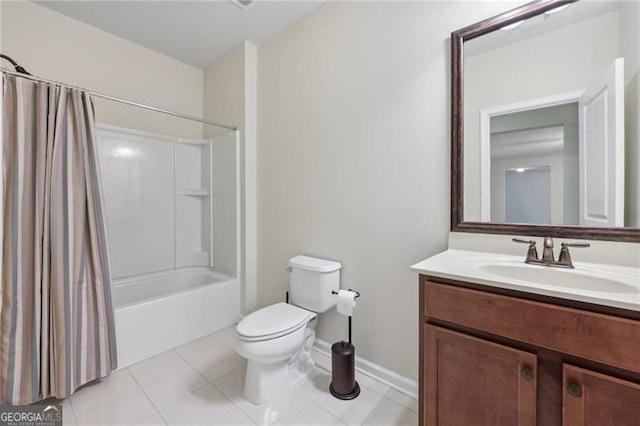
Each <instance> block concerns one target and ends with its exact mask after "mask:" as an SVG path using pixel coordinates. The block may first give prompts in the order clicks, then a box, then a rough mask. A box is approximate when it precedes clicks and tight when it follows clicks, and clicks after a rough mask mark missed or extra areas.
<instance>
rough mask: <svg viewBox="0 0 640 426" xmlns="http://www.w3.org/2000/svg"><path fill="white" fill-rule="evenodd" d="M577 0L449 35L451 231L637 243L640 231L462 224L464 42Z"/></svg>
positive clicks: (557, 0)
mask: <svg viewBox="0 0 640 426" xmlns="http://www.w3.org/2000/svg"><path fill="white" fill-rule="evenodd" d="M576 1H578V0H537V1H533V2H531V3H527V4H525V5H523V6H521V7H518V8H516V9H513V10H510V11H508V12H505V13H503V14H501V15H498V16H494V17H492V18H489V19H486V20H484V21H481V22H478V23H476V24H473V25H469V26H467V27H465V28H462V29H460V30H458V31H455V32H453V33H451V231H453V232H476V233H484V234H509V235H534V236H547V235H549V236H553V237H566V238H576V239H590V240H611V241H628V242H640V228H622V227H621V228H604V227H603V228H599V227H585V226H575V225H532V224H510V223H490V222H465V221H464V211H463V195H464V192H463V190H464V187H463V186H464V179H463V177H464V176H463V173H464V158H463V151H464V131H463V128H464V91H463V90H464V69H463V60H464V49H463V47H464V46H463V45H464V42H465V41H468V40H471V39H474V38H476V37H480V36H481V35H483V34H487V33H490V32H492V31H496V30H498V29H499V28H501V27H503V26H505V25H509V24H512V23H515V22H518V21H521V20H523V19H528V18H531V17H533V16H536V15H540V14H542V13H544V12H546V11H548V10H551V9H555V8H557V7H560V6H562V5H565V4H569V3H574V2H576Z"/></svg>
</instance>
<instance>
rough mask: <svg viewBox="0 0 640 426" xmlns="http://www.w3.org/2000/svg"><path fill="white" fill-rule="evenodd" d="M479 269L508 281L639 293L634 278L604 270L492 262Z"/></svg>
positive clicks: (599, 290)
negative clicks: (581, 269)
mask: <svg viewBox="0 0 640 426" xmlns="http://www.w3.org/2000/svg"><path fill="white" fill-rule="evenodd" d="M478 269H479V270H481V271H483V272H485V273H487V274H491V275H494V276H498V277H501V278H507V279H509V280H517V281H527V282H531V283H535V284H539V285H544V286H553V287H561V288H566V289H576V290H585V291H593V292H597V293H623V294H638V293H639V292H640V290H639V288H638V286H637V284H636V285H635V286H634V285H633V283H632V281H633V278H632V277H627V276H624V275H620V276H617V274H613V273H607V272H603V271H596V270H588V271H580V270H577V269H561V268H552V267H548V266H541V265H529V264H526V263H489V264H481V265H478Z"/></svg>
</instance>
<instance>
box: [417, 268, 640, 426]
mask: <svg viewBox="0 0 640 426" xmlns="http://www.w3.org/2000/svg"><path fill="white" fill-rule="evenodd" d="M569 305H571V306H569ZM420 312H421V317H420V340H421V341H420V352H421V353H420V359H421V363H420V424H421V425H428V426H436V425H439V426H442V425H452V426H456V425H460V426H466V425H474V426H481V425H487V426H496V425H518V426H525V425H526V426H529V425H531V426H533V425H541V426H560V425H563V426H580V425H598V426H600V425H615V426H621V425H634V426H639V425H640V318H638V317H637V316H634V315H635V314H636V313H633V312H629V313H628V314H629V315H625V312H614V313H613V314H612V313H611V312H604V311H601V312H598V308H597V307H595V306H592V305H588V304H582V305H580V304H575V303H571V302H570V301H568V302H567V303H566V304H563V301H562V300H560V299H555V298H550V297H543V296H540V297H536V296H534V295H530V294H527V293H520V292H514V291H510V290H502V289H497V288H492V287H488V286H481V285H478V284H472V283H464V282H457V281H453V280H448V279H442V278H433V277H427V276H425V275H420Z"/></svg>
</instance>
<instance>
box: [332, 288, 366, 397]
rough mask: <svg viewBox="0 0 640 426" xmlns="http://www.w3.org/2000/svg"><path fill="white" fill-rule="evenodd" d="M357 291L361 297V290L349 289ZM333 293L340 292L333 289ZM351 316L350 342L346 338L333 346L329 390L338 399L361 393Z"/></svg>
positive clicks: (357, 295)
mask: <svg viewBox="0 0 640 426" xmlns="http://www.w3.org/2000/svg"><path fill="white" fill-rule="evenodd" d="M348 290H349V291H352V292H354V293H356V296H355V298H356V299H357V298H358V297H360V292H359V291H356V290H351V289H348ZM331 294H338V292H337V291H335V290H331ZM348 318H349V342H348V343H347V342H345V341H344V340H343V341H341V342H336V343H334V344H333V345H332V346H331V378H332V380H331V384H330V385H329V392H331V395H333V396H334V397H336V398H338V399H342V400H350V399H354V398H357V397H358V395H360V385H359V384H358V382H357V381H356V380H355V351H356V348H355V346H353V344H352V343H351V315H349V316H348Z"/></svg>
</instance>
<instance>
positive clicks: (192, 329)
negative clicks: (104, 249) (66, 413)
mask: <svg viewBox="0 0 640 426" xmlns="http://www.w3.org/2000/svg"><path fill="white" fill-rule="evenodd" d="M112 288H113V304H114V307H115V321H116V341H117V344H118V368H125V367H127V366H129V365H131V364H135V363H136V362H140V361H142V360H145V359H147V358H150V357H152V356H154V355H157V354H159V353H162V352H165V351H168V350H170V349H173V348H175V347H177V346H180V345H183V344H185V343H187V342H190V341H192V340H194V339H197V338H199V337H202V336H204V335H207V334H210V333H213V332H215V331H217V330H220V329H222V328H225V327H228V326H230V325H231V324H234V323H236V322H237V321H238V319H239V318H240V282H239V280H238V279H237V278H231V277H227V276H225V275H221V274H217V273H215V272H212V271H209V270H206V269H202V268H199V269H196V268H194V269H179V270H175V271H169V272H162V273H154V274H149V275H142V276H138V277H134V278H126V279H120V280H115V281H114V282H113V287H112Z"/></svg>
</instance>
